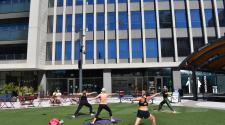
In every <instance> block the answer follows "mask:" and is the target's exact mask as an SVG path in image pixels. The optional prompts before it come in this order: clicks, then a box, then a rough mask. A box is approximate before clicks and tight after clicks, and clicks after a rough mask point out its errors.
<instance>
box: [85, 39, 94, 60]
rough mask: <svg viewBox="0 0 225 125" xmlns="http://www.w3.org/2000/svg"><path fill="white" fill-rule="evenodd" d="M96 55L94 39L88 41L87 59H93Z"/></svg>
mask: <svg viewBox="0 0 225 125" xmlns="http://www.w3.org/2000/svg"><path fill="white" fill-rule="evenodd" d="M93 56H94V42H93V40H87V41H86V60H91V59H93Z"/></svg>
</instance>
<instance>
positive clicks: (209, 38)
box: [208, 37, 217, 43]
mask: <svg viewBox="0 0 225 125" xmlns="http://www.w3.org/2000/svg"><path fill="white" fill-rule="evenodd" d="M216 40H217V37H208V43H213V42H215V41H216Z"/></svg>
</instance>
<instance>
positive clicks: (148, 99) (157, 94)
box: [147, 93, 160, 100]
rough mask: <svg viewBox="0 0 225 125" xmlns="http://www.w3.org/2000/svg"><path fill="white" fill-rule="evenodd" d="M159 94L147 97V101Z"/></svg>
mask: <svg viewBox="0 0 225 125" xmlns="http://www.w3.org/2000/svg"><path fill="white" fill-rule="evenodd" d="M159 94H160V93H155V94H153V95H152V96H148V97H147V99H148V100H151V99H152V98H154V97H155V96H157V95H159Z"/></svg>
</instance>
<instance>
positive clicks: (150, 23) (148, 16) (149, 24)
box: [144, 10, 156, 29]
mask: <svg viewBox="0 0 225 125" xmlns="http://www.w3.org/2000/svg"><path fill="white" fill-rule="evenodd" d="M144 14H145V28H146V29H154V28H156V18H155V11H151V10H149V11H145V12H144Z"/></svg>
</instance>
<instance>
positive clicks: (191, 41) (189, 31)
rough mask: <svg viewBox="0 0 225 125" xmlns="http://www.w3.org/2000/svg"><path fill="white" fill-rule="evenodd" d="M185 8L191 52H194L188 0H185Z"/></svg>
mask: <svg viewBox="0 0 225 125" xmlns="http://www.w3.org/2000/svg"><path fill="white" fill-rule="evenodd" d="M185 5H186V9H187V20H188V34H189V40H190V47H191V53H193V52H194V44H193V34H192V26H191V12H190V3H189V0H186V4H185Z"/></svg>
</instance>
